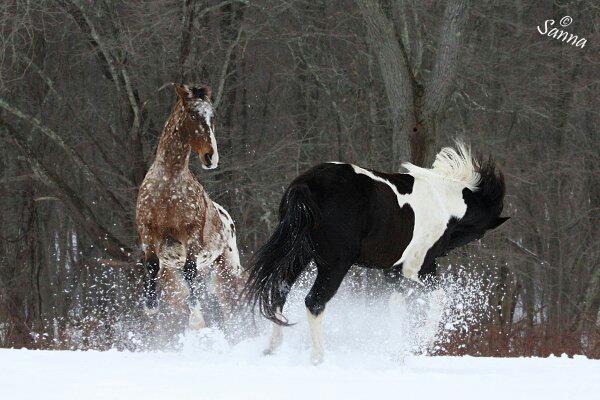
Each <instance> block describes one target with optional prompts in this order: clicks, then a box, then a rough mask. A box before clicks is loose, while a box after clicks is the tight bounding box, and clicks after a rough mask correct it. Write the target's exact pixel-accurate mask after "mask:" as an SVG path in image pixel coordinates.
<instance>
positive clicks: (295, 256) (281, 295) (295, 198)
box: [244, 184, 319, 325]
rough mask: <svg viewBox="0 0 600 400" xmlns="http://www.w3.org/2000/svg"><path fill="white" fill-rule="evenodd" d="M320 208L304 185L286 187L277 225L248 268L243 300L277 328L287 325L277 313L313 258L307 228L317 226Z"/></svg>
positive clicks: (308, 229)
mask: <svg viewBox="0 0 600 400" xmlns="http://www.w3.org/2000/svg"><path fill="white" fill-rule="evenodd" d="M318 219H319V209H318V207H317V205H316V204H315V202H314V201H313V200H312V198H311V194H310V189H309V188H308V186H307V185H305V184H293V185H292V186H290V187H289V188H288V190H287V191H286V193H285V195H284V196H283V199H282V200H281V205H280V206H279V225H277V229H275V232H273V234H272V235H271V237H270V238H269V240H268V241H267V242H266V243H265V244H264V245H263V246H262V247H261V248H260V249H259V250H258V252H257V253H256V255H255V257H254V262H253V263H252V265H251V266H250V267H249V269H248V270H249V277H248V281H247V283H246V287H245V288H244V298H245V299H246V301H248V303H249V304H250V306H251V307H253V308H254V307H256V305H258V306H259V308H260V312H261V314H262V315H263V316H264V317H265V318H267V319H270V320H271V321H273V322H274V323H276V324H280V325H289V324H288V322H287V320H286V319H285V318H284V317H283V316H282V315H281V314H280V313H278V311H279V310H278V308H279V307H282V306H283V303H284V302H285V297H286V296H287V293H288V292H289V290H290V288H291V287H292V285H293V284H294V282H295V281H296V279H297V278H298V276H299V275H300V273H301V272H302V271H303V270H304V269H305V268H306V266H307V265H308V264H309V263H310V261H311V260H312V259H313V257H314V248H313V244H312V242H311V239H310V229H312V228H313V227H315V226H316V224H317V223H318Z"/></svg>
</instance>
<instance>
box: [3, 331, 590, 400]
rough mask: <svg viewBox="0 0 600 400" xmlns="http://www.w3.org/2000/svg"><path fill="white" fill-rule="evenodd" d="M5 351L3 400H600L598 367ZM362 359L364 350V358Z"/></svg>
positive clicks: (553, 362)
mask: <svg viewBox="0 0 600 400" xmlns="http://www.w3.org/2000/svg"><path fill="white" fill-rule="evenodd" d="M258 344H259V343H256V341H249V342H246V343H242V344H238V345H237V346H235V348H233V349H228V350H225V351H223V352H222V353H221V352H219V351H201V350H198V349H196V350H194V351H185V350H184V351H183V352H179V353H164V352H157V353H127V352H125V353H123V352H117V351H109V352H66V351H30V350H5V349H4V350H0V371H1V372H0V398H2V399H36V400H37V399H48V400H49V399H61V400H64V399H86V400H94V399H103V400H106V399H144V400H151V399H160V400H165V399H174V400H179V399H197V400H201V399H210V400H217V399H236V400H243V399H303V400H306V399H345V400H350V399H378V398H381V399H389V398H392V399H400V398H402V399H411V398H415V399H416V398H419V399H433V398H435V399H454V398H459V399H461V400H466V399H478V400H481V399H503V400H506V399H529V400H531V399H544V400H550V399H598V398H599V396H600V361H595V360H588V359H585V358H577V357H576V358H575V359H568V358H566V357H564V358H563V357H561V358H549V359H524V358H518V359H507V358H505V359H492V358H473V357H428V356H409V357H406V358H404V360H402V361H396V362H391V361H385V360H383V361H382V360H377V359H376V358H373V357H368V356H365V357H362V356H350V355H348V354H346V355H344V354H339V355H338V354H328V356H329V357H328V358H327V359H326V361H325V362H324V363H323V364H321V365H319V366H317V367H315V366H312V365H310V364H309V363H308V360H307V357H306V354H305V353H300V354H299V353H297V352H294V351H286V352H283V353H282V354H280V355H276V356H271V357H263V356H261V355H259V352H258V351H257V347H256V346H257V345H258ZM357 353H358V354H359V355H360V354H361V353H360V351H359V352H357Z"/></svg>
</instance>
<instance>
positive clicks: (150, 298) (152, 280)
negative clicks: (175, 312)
mask: <svg viewBox="0 0 600 400" xmlns="http://www.w3.org/2000/svg"><path fill="white" fill-rule="evenodd" d="M159 263H160V262H159V260H158V256H157V255H156V254H155V253H154V252H149V253H147V254H145V255H144V267H145V268H146V271H148V279H147V280H146V284H145V285H144V297H145V298H146V304H145V309H146V313H147V314H154V313H156V312H157V311H158V298H157V294H156V284H157V283H158V272H159V271H160V264H159Z"/></svg>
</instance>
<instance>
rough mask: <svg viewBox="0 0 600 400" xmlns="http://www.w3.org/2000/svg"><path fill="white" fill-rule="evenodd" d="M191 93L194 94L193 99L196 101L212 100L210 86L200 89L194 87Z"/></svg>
mask: <svg viewBox="0 0 600 400" xmlns="http://www.w3.org/2000/svg"><path fill="white" fill-rule="evenodd" d="M191 92H192V97H194V98H195V99H201V100H204V101H210V100H211V96H212V90H211V89H210V86H208V85H203V86H200V87H193V88H192V89H191Z"/></svg>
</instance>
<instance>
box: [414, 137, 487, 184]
mask: <svg viewBox="0 0 600 400" xmlns="http://www.w3.org/2000/svg"><path fill="white" fill-rule="evenodd" d="M455 143H456V149H457V150H455V149H453V148H452V147H444V148H443V149H441V150H440V152H439V153H438V154H437V155H436V156H435V161H434V162H433V165H432V167H431V168H429V169H428V168H421V167H417V166H416V165H413V164H411V163H408V162H407V163H403V164H402V166H403V167H404V168H406V169H407V170H408V172H409V173H410V174H411V175H414V176H415V177H416V176H422V177H427V176H432V175H433V176H438V177H441V178H443V179H449V180H452V181H456V182H460V183H462V184H464V185H465V186H466V187H467V188H468V189H470V190H476V189H477V185H478V184H479V180H480V179H481V177H480V175H479V173H478V172H477V171H476V168H477V163H476V162H475V161H474V160H473V157H472V156H471V148H470V147H469V146H467V145H465V144H464V143H463V142H461V141H458V140H457V141H456V142H455Z"/></svg>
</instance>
